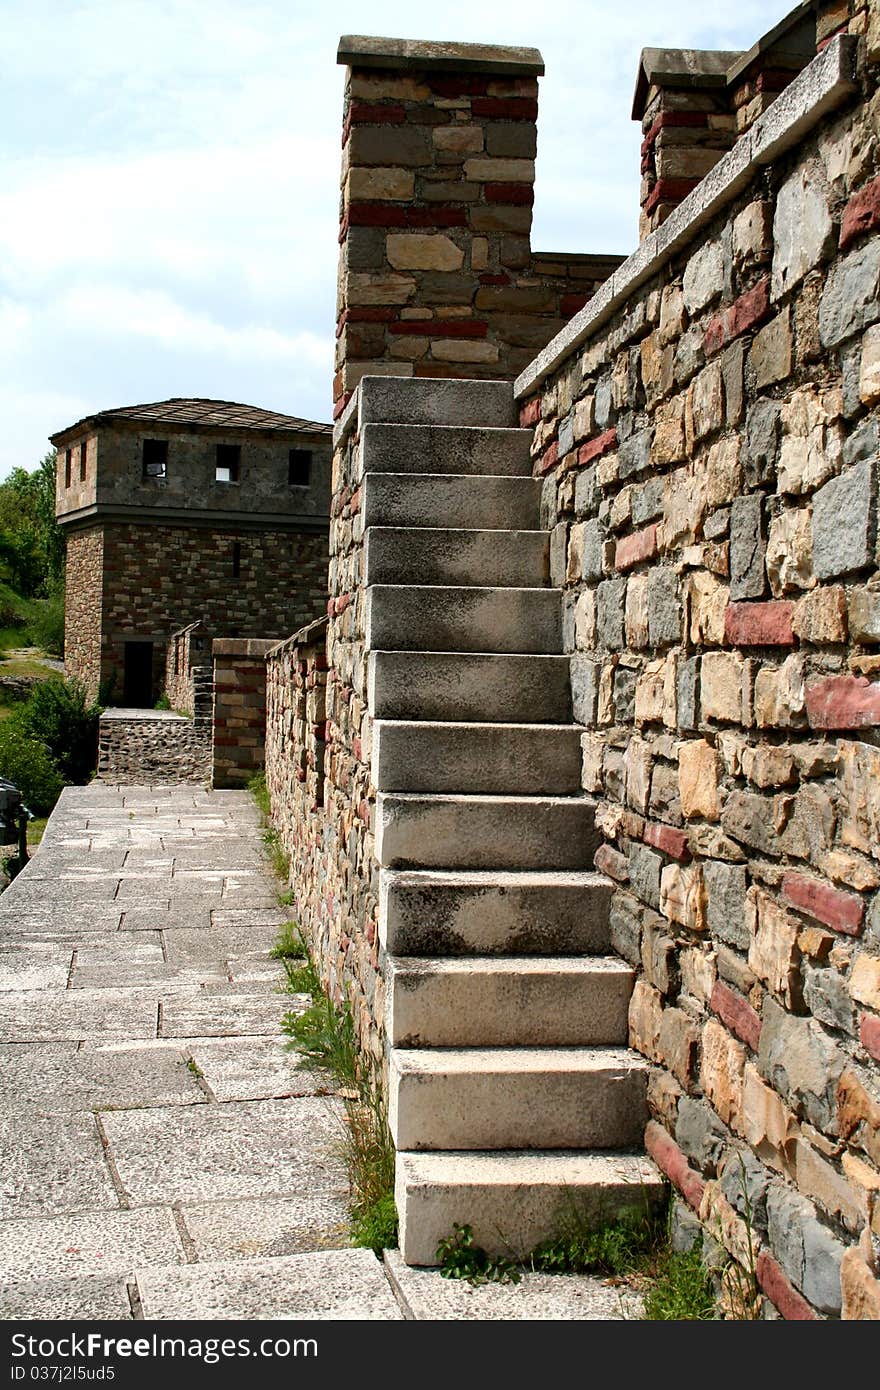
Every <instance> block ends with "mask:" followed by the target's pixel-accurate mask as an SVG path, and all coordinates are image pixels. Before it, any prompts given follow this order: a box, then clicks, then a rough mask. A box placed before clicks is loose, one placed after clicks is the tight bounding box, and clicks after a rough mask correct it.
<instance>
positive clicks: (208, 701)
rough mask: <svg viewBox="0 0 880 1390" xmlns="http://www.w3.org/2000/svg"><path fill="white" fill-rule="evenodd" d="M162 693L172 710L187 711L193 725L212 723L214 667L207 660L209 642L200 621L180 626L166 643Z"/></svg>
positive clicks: (208, 656) (208, 659) (208, 657)
mask: <svg viewBox="0 0 880 1390" xmlns="http://www.w3.org/2000/svg"><path fill="white" fill-rule="evenodd" d="M165 694H166V695H167V696H168V700H169V703H170V705H171V708H172V709H174V710H177V711H178V712H179V713H180V714H188V715H189V716H190V718H191V719H193V720H194V722H195V723H196V724H200V725H202V726H209V725H210V724H211V721H212V718H213V704H214V667H213V664H212V661H211V659H210V641H209V639H208V637H207V636H206V635H205V633H204V629H203V627H202V624H201V623H200V622H195V623H190V624H189V626H188V627H184V628H181V630H180V632H175V633H173V634H172V636H171V638H170V640H169V642H168V649H167V651H166V653H165Z"/></svg>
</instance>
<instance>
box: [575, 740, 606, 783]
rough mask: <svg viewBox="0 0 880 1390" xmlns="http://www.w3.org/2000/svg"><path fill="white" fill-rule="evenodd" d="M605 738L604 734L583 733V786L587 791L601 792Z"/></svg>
mask: <svg viewBox="0 0 880 1390" xmlns="http://www.w3.org/2000/svg"><path fill="white" fill-rule="evenodd" d="M604 752H605V739H604V738H603V736H602V734H581V786H582V787H583V789H584V791H585V792H601V790H602V787H603V781H602V755H603V754H604Z"/></svg>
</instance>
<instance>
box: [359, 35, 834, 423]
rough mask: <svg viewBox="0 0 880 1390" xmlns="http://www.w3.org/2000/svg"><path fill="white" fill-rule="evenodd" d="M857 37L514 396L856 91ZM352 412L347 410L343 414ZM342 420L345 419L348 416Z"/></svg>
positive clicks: (527, 374) (676, 217)
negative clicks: (759, 172)
mask: <svg viewBox="0 0 880 1390" xmlns="http://www.w3.org/2000/svg"><path fill="white" fill-rule="evenodd" d="M856 44H857V40H856V39H855V38H853V37H852V36H851V35H848V34H838V35H837V37H836V38H834V39H832V41H831V43H829V44H828V47H827V48H826V49H825V50H824V51H823V52H822V53H819V54H818V55H817V56H816V57H815V58H814V59H813V61H812V62H811V63H810V64H809V65H808V66H807V67H805V68H804V69H803V71H802V72H800V73H798V75H797V77H796V78H795V79H794V80H793V81H792V82H791V83H790V84H789V85H788V86H787V87H786V88H785V90H784V91H783V92H781V93H780V94H779V96H778V97H777V98H776V100H775V101H774V102H773V104H772V106H770V107H769V108H768V110H767V111H765V113H764V115H763V116H761V117H759V119H758V120H757V121H755V124H754V125H753V126H752V127H751V129H750V130H748V131H746V133H745V134H744V135H742V136H741V137H740V139H739V140H738V141H737V142H736V144H735V145H734V146H733V149H731V150H729V151H728V153H727V154H726V155H724V156H723V158H722V159H720V160H719V161H718V163H717V164H716V165H715V167H714V169H711V170H710V172H709V173H708V174H707V175H706V177H705V178H704V179H703V180H702V181H701V182H700V183H699V184H698V185H697V187H696V188H695V189H694V190H693V192H692V193H689V194H688V196H687V197H686V198H685V199H684V200H683V201H682V202H681V203H679V205H678V207H677V208H676V209H675V211H674V212H673V213H672V214H671V216H670V217H669V218H667V220H666V221H665V222H664V223H663V224H662V226H660V227H658V228H657V230H656V231H655V232H651V233H650V234H649V235H648V236H647V237H645V240H644V241H643V242H642V243H641V245H640V246H639V248H638V250H637V251H634V252H633V254H632V255H631V256H630V257H628V259H627V260H625V261H624V263H623V265H622V266H621V267H620V268H619V270H616V271H615V272H614V274H613V275H612V276H611V278H610V280H606V282H605V284H604V285H602V286H601V288H600V289H598V290H597V291H596V293H595V294H594V295H593V297H592V299H591V300H590V301H589V303H588V304H586V305H585V306H584V308H583V309H581V310H580V312H579V313H577V314H575V316H574V318H572V319H571V320H570V321H569V322H568V324H566V326H565V328H563V329H562V331H561V332H560V333H557V335H556V337H555V338H553V339H552V340H551V341H550V342H549V343H548V344H547V346H546V347H545V348H544V349H543V351H541V352H539V353H538V356H537V357H536V358H535V359H534V361H533V362H530V363H529V365H528V367H526V369H525V371H524V372H522V373H521V374H520V376H518V377H517V379H516V381H515V382H514V386H513V394H514V396H515V397H516V399H518V400H521V399H522V398H523V397H524V396H528V395H531V394H532V392H533V391H535V389H536V388H537V387H538V386H540V384H541V382H542V381H545V380H546V378H547V377H548V376H550V374H551V372H554V371H555V370H556V368H557V367H558V366H560V365H561V363H563V362H564V361H565V359H566V358H567V357H569V356H570V355H571V354H572V353H573V352H574V351H575V350H576V349H577V348H579V347H580V346H581V344H582V343H585V342H586V341H587V340H588V339H589V338H591V337H592V336H593V335H594V334H595V333H597V332H598V330H599V329H600V328H601V327H602V326H603V324H605V323H607V322H608V320H609V319H610V318H611V317H612V316H613V315H614V314H615V313H616V312H617V310H618V309H619V308H621V306H622V305H623V304H625V303H626V302H627V300H628V299H630V298H631V296H632V295H633V293H634V292H635V291H636V290H637V289H638V288H639V286H640V285H642V284H644V283H645V281H646V280H650V279H652V278H653V277H654V276H655V275H656V274H657V272H658V271H659V270H660V269H661V268H662V266H664V265H665V264H666V262H667V261H669V260H671V259H672V257H673V256H674V255H675V254H676V253H677V252H678V251H680V250H681V249H682V248H683V247H684V246H687V244H688V243H689V242H690V241H693V239H694V238H695V236H696V235H697V233H698V232H699V230H700V228H701V227H703V226H705V224H706V223H707V222H709V221H710V220H711V219H712V218H713V217H714V216H715V215H716V213H718V212H720V211H721V209H722V208H724V207H725V206H726V205H727V204H728V203H730V202H732V200H733V199H734V198H735V197H736V196H737V194H739V193H741V192H742V191H743V189H745V188H747V187H748V185H749V184H750V183H751V181H752V179H753V178H754V176H755V174H756V173H757V171H758V170H759V169H760V168H762V167H763V166H764V165H767V164H770V163H771V162H772V161H773V160H775V159H778V158H779V156H780V155H781V154H783V153H784V152H785V150H787V149H790V148H791V147H792V146H793V145H796V144H797V143H798V142H799V141H800V140H802V139H803V137H804V136H805V135H806V134H807V132H808V131H810V130H812V129H813V127H814V126H815V125H817V124H818V122H819V121H820V120H821V119H822V117H823V116H824V115H826V114H827V112H829V111H833V110H834V108H835V107H837V106H839V105H840V104H841V102H843V101H844V100H845V99H846V98H847V97H848V96H850V95H851V94H852V93H853V92H854V91H855V90H856V83H855V79H854V69H855V57H856ZM346 413H347V412H346ZM341 418H342V419H344V418H345V416H344V415H343V416H342V417H341ZM335 439H336V436H335V434H334V442H335Z"/></svg>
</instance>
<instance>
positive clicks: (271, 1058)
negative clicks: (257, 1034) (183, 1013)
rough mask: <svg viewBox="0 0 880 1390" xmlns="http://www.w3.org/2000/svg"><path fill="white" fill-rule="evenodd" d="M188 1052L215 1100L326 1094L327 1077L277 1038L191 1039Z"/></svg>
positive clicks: (267, 1098) (265, 1098) (270, 1098)
mask: <svg viewBox="0 0 880 1390" xmlns="http://www.w3.org/2000/svg"><path fill="white" fill-rule="evenodd" d="M186 1048H187V1052H188V1053H189V1055H190V1056H191V1057H192V1059H193V1061H194V1062H195V1064H196V1066H197V1067H198V1068H199V1070H200V1071H201V1072H202V1073H203V1076H204V1080H205V1082H206V1084H207V1085H208V1086H209V1088H210V1090H211V1092H212V1094H213V1095H214V1096H215V1097H216V1098H217V1100H218V1101H228V1100H273V1099H280V1098H281V1097H284V1096H310V1095H326V1093H327V1079H326V1076H325V1075H324V1074H323V1073H322V1072H319V1071H317V1070H314V1069H312V1068H309V1067H306V1066H304V1065H302V1064H301V1063H300V1061H299V1059H298V1056H297V1054H296V1053H295V1052H293V1051H289V1050H288V1048H287V1046H286V1044H285V1042H284V1041H283V1040H282V1039H281V1038H280V1037H279V1036H275V1037H271V1038H247V1039H242V1040H241V1041H240V1042H235V1041H232V1040H229V1039H226V1038H222V1039H216V1040H212V1041H210V1042H206V1041H204V1040H203V1039H202V1038H195V1039H190V1040H188V1041H187V1043H186Z"/></svg>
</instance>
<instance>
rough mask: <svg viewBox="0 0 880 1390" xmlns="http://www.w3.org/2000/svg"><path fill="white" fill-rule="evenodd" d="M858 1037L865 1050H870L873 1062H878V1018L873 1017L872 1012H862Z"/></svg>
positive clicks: (879, 1041) (879, 1033)
mask: <svg viewBox="0 0 880 1390" xmlns="http://www.w3.org/2000/svg"><path fill="white" fill-rule="evenodd" d="M859 1038H860V1040H861V1044H862V1047H863V1048H864V1049H865V1051H866V1052H870V1054H871V1056H872V1057H873V1058H874V1060H875V1062H880V1018H875V1017H874V1015H873V1014H862V1017H861V1022H860V1025H859Z"/></svg>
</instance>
